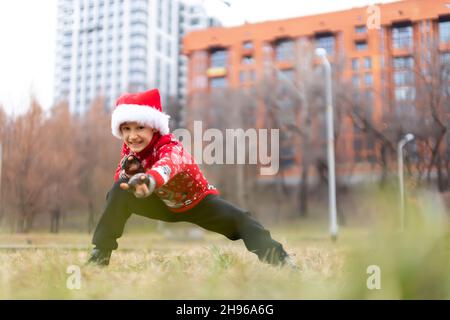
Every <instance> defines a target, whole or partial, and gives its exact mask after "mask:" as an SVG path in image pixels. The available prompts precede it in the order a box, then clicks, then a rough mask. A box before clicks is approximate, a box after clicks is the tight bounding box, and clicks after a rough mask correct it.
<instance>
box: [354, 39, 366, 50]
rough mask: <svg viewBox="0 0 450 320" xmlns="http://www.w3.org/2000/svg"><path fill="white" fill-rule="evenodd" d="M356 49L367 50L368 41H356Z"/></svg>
mask: <svg viewBox="0 0 450 320" xmlns="http://www.w3.org/2000/svg"><path fill="white" fill-rule="evenodd" d="M355 48H356V51H366V50H367V41H355Z"/></svg>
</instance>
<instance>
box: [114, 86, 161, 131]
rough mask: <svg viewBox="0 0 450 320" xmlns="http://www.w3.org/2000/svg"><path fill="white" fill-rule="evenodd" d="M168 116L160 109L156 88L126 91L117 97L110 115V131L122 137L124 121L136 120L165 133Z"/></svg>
mask: <svg viewBox="0 0 450 320" xmlns="http://www.w3.org/2000/svg"><path fill="white" fill-rule="evenodd" d="M169 118H170V116H169V115H167V114H165V113H164V112H163V111H162V108H161V97H160V95H159V91H158V89H153V90H149V91H145V92H138V93H126V94H124V95H122V96H121V97H120V98H119V99H117V102H116V108H115V109H114V111H113V113H112V116H111V132H112V134H113V135H114V136H115V137H117V138H119V139H122V133H121V125H122V124H123V123H125V122H137V123H139V124H141V125H144V126H148V127H150V128H154V129H156V130H158V131H159V132H160V133H161V134H162V135H165V134H168V133H169Z"/></svg>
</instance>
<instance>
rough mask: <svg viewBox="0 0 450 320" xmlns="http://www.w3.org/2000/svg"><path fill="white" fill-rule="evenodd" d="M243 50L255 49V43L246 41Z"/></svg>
mask: <svg viewBox="0 0 450 320" xmlns="http://www.w3.org/2000/svg"><path fill="white" fill-rule="evenodd" d="M242 48H244V49H247V50H250V49H253V42H251V41H245V42H244V43H243V44H242Z"/></svg>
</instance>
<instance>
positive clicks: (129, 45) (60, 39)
mask: <svg viewBox="0 0 450 320" xmlns="http://www.w3.org/2000/svg"><path fill="white" fill-rule="evenodd" d="M187 2H188V3H189V2H190V1H187ZM195 6H201V3H197V4H195V5H194V7H195ZM180 7H181V11H180ZM185 8H186V5H185V4H182V3H181V4H180V1H179V0H58V17H57V19H58V21H57V39H56V41H57V43H56V61H55V64H56V65H55V77H54V79H55V82H54V100H55V101H58V100H61V99H67V100H68V102H69V105H70V109H71V112H72V113H75V114H83V113H84V112H85V111H86V109H87V108H89V105H90V103H91V102H92V100H93V99H94V98H95V97H97V96H99V95H102V96H104V97H105V100H106V107H109V108H111V107H113V105H114V101H115V99H116V98H117V97H118V96H120V94H122V93H124V92H134V91H140V90H146V89H149V88H154V87H157V88H159V89H160V91H161V94H162V99H163V103H164V102H165V100H166V99H167V98H168V97H179V96H180V94H179V92H184V89H183V88H180V85H185V80H184V81H178V79H179V77H185V76H186V74H187V72H185V70H184V69H185V67H183V63H184V65H185V64H186V62H185V61H184V60H183V61H181V62H180V55H179V52H180V47H179V45H180V39H181V38H180V37H181V36H182V35H181V33H183V35H184V34H185V33H186V32H187V31H188V30H191V28H190V23H191V22H193V23H194V24H195V25H196V26H198V27H197V29H198V28H199V27H201V26H202V24H201V23H200V22H201V21H207V19H206V18H203V20H202V19H197V20H196V19H195V17H194V18H192V17H193V16H195V15H194V13H197V15H199V14H200V12H203V14H205V12H204V10H203V11H202V10H199V9H192V10H191V9H189V10H188V13H185V10H184V9H185ZM189 8H190V5H189ZM180 21H181V23H180ZM203 26H207V25H205V24H203ZM180 28H181V29H182V32H181V33H180ZM180 66H181V67H180ZM180 68H184V69H183V71H181V74H180V75H179V70H180Z"/></svg>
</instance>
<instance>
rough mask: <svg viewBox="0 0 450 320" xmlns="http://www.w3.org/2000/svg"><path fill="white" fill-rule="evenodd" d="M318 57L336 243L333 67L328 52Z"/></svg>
mask: <svg viewBox="0 0 450 320" xmlns="http://www.w3.org/2000/svg"><path fill="white" fill-rule="evenodd" d="M315 53H316V55H317V56H318V57H319V58H320V61H321V63H322V65H323V66H324V69H325V91H326V119H327V158H328V208H329V215H330V234H331V239H332V240H333V241H336V239H337V235H338V223H337V213H336V175H335V163H334V128H333V102H332V88H331V65H330V62H329V61H328V59H327V52H326V50H325V49H323V48H317V49H316V52H315Z"/></svg>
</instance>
